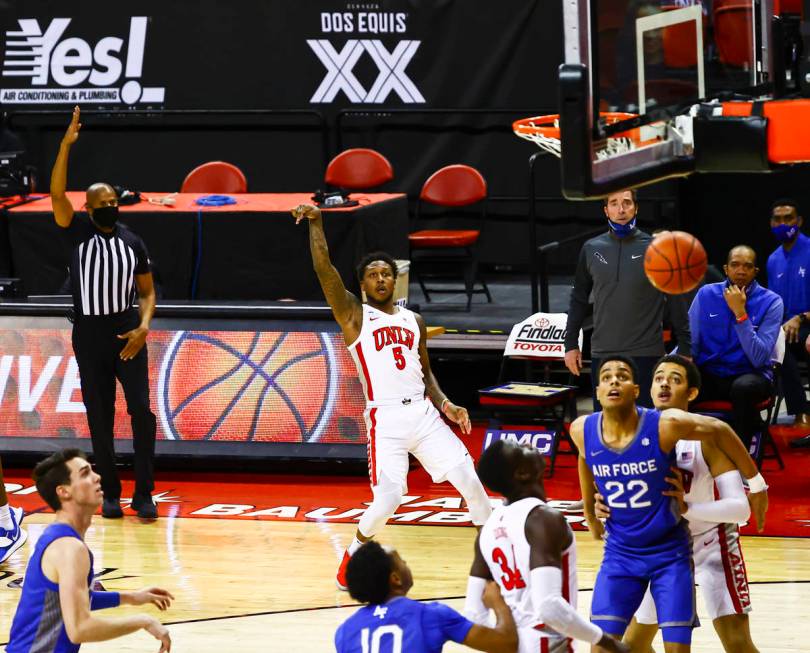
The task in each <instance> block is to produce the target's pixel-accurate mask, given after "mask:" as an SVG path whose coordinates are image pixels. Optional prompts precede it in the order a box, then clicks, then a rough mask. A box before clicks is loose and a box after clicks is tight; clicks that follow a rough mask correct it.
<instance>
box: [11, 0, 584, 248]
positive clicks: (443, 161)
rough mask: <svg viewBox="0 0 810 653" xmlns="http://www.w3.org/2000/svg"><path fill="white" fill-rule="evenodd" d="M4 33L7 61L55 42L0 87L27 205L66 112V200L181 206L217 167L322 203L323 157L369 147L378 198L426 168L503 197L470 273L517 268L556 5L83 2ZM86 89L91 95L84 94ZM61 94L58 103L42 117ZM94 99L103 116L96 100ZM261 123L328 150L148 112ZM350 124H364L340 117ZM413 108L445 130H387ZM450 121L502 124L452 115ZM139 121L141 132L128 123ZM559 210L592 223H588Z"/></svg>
mask: <svg viewBox="0 0 810 653" xmlns="http://www.w3.org/2000/svg"><path fill="white" fill-rule="evenodd" d="M102 16H103V19H102V18H101V17H102ZM141 17H142V18H141ZM60 19H61V22H60ZM2 20H3V23H2V28H3V30H2V37H3V38H4V41H5V42H4V44H3V45H4V50H8V49H9V47H11V49H14V48H15V47H16V48H17V49H18V50H19V49H20V47H21V46H20V45H19V40H20V37H19V35H15V33H19V32H22V31H26V30H27V31H28V32H32V31H35V30H39V33H45V34H48V33H51V34H56V35H57V37H58V38H56V40H55V45H53V47H51V49H50V50H49V53H48V56H47V57H46V59H47V61H48V65H47V66H45V67H44V69H43V68H42V67H40V69H38V74H39V77H37V78H35V75H34V73H33V72H32V73H31V74H29V75H28V76H11V77H9V76H3V77H2V78H0V83H1V84H2V92H0V103H2V108H3V111H4V112H6V113H7V114H10V115H9V117H10V124H11V125H12V127H14V129H15V131H17V132H18V133H19V134H20V135H21V137H22V138H23V139H24V141H25V142H26V144H27V147H28V149H29V153H30V156H31V159H32V162H33V163H34V164H35V165H36V166H37V168H38V169H39V170H40V183H39V189H40V190H43V191H47V181H48V179H47V178H48V173H49V171H50V167H51V165H52V162H53V159H54V156H55V153H56V149H57V148H58V143H59V139H60V138H61V135H62V133H63V131H64V125H65V124H66V121H67V119H68V112H69V110H70V108H71V107H72V105H73V104H74V103H75V102H77V101H79V102H80V106H81V107H82V109H83V110H84V111H85V114H86V118H85V123H84V124H85V126H84V131H83V132H82V136H81V140H80V142H79V143H78V145H77V146H76V147H75V148H74V150H73V152H72V155H71V166H70V184H69V185H70V187H71V188H84V187H86V186H87V185H89V184H90V183H92V182H94V181H97V180H100V179H106V180H109V181H111V182H113V183H119V184H122V185H124V186H128V187H131V188H135V189H140V190H167V191H171V190H178V189H179V187H180V184H181V183H182V180H183V178H184V177H185V175H186V173H187V172H188V171H189V170H190V169H191V168H193V167H194V166H196V165H199V164H200V163H203V162H205V161H208V160H214V159H223V160H227V161H230V162H232V163H235V164H236V165H238V166H239V167H240V168H242V169H243V171H244V172H245V174H246V176H247V178H248V184H249V189H250V190H252V191H261V192H272V191H277V192H284V191H301V190H309V189H312V190H314V189H316V188H318V187H322V186H323V172H324V168H325V165H326V162H327V161H328V158H330V157H331V156H332V155H334V154H335V153H337V151H338V147H340V148H341V149H343V148H347V147H357V146H367V147H374V148H376V149H379V150H380V151H381V152H383V153H384V154H385V155H386V156H388V157H389V159H390V160H391V162H392V164H393V166H394V170H395V175H396V179H395V181H394V182H393V183H392V184H390V185H389V186H388V187H387V188H384V189H381V190H400V191H405V192H407V193H408V194H409V195H410V196H411V197H414V196H416V195H417V194H418V192H419V188H420V187H421V185H422V183H423V182H424V180H425V179H426V178H427V177H428V176H429V175H430V174H431V173H432V172H434V171H435V170H436V169H438V168H439V167H441V166H444V165H447V164H451V163H466V164H469V165H473V166H475V167H476V168H478V169H480V170H481V172H482V173H483V174H484V176H485V177H486V179H487V181H488V183H489V189H490V195H492V196H497V197H502V198H508V197H511V198H513V199H512V200H511V201H500V202H495V203H493V204H492V206H491V215H492V216H493V219H494V220H495V221H496V222H497V226H496V228H494V229H493V230H492V231H491V233H490V235H489V237H488V239H487V241H486V242H484V243H483V246H482V249H483V258H484V260H491V261H497V260H502V261H503V262H505V263H507V264H511V263H525V260H526V258H527V251H526V238H525V222H524V217H525V214H526V205H525V201H522V200H519V199H518V198H522V197H525V196H526V194H527V159H528V157H529V156H530V155H531V154H533V153H534V152H535V151H536V150H535V147H534V146H533V145H532V144H529V143H526V142H524V141H520V140H519V139H517V138H516V137H514V136H513V134H512V133H511V123H512V121H513V120H515V119H517V118H520V117H525V116H526V115H530V114H535V113H538V114H539V113H544V112H550V111H555V110H556V105H557V98H556V71H557V66H558V65H559V63H560V61H561V59H562V34H561V27H562V18H561V5H560V3H558V2H551V3H549V2H542V1H541V0H534V1H526V0H507V1H505V2H500V3H491V2H488V1H486V0H440V1H433V0H431V1H429V2H426V1H410V2H409V1H406V0H390V1H385V2H362V3H352V2H348V3H341V2H324V1H311V2H306V3H298V2H293V1H292V0H290V1H288V2H273V3H262V2H239V3H222V2H216V1H214V0H203V1H201V2H172V3H167V2H162V1H160V2H158V1H148V0H147V1H144V2H140V3H138V4H137V5H132V4H120V3H113V4H110V3H107V2H95V1H91V0H88V1H87V2H82V3H81V11H79V5H78V3H76V4H73V5H66V4H65V3H64V2H54V1H43V0H29V1H27V2H25V3H15V4H14V5H13V9H12V10H9V11H6V12H4V13H3V15H2ZM20 20H22V21H23V24H21V23H20V22H19V21H20ZM60 30H61V31H60ZM133 35H135V36H136V38H132V36H133ZM138 38H140V40H141V41H142V42H143V47H142V48H141V49H139V48H138V46H137V41H138ZM111 39H112V40H111ZM115 39H119V40H120V43H119V42H118V41H115ZM68 40H71V41H70V42H69V43H68V42H67V41H68ZM80 41H82V42H84V44H85V45H82V44H81V43H80ZM69 46H70V47H69ZM111 46H114V47H112V49H110V48H111ZM141 52H142V56H141ZM66 57H67V59H66ZM6 59H7V60H8V59H9V57H6ZM133 62H134V63H133ZM138 62H140V63H141V65H140V67H139V66H137V65H135V64H137V63H138ZM324 62H326V63H324ZM130 64H132V65H130ZM8 71H9V65H8V61H5V62H4V72H8ZM34 72H37V71H34ZM115 73H120V74H117V75H116V74H115ZM94 75H95V76H94ZM66 76H68V77H69V79H68V80H67V82H66ZM70 76H72V77H70ZM99 79H102V80H103V81H104V84H102V85H94V84H93V83H92V82H93V81H94V80H95V81H99ZM325 79H327V80H330V79H331V80H332V82H331V83H329V84H324V80H325ZM60 82H61V83H60ZM133 89H135V90H133ZM141 89H143V91H142V92H141ZM94 92H95V94H94V95H92V97H93V98H94V99H93V100H92V101H87V99H88V97H90V95H91V94H92V93H94ZM65 93H67V97H68V98H69V99H65V100H64V101H53V100H54V99H59V97H60V95H59V94H65ZM73 93H76V96H75V97H76V100H74V99H73V97H74V96H73ZM104 93H107V94H111V96H112V97H113V99H103V98H102V99H98V95H99V94H102V95H103V94H104ZM149 93H151V96H149V97H147V95H148V94H149ZM155 93H157V94H158V96H159V95H160V94H161V93H162V100H161V99H157V100H156V99H155ZM133 97H135V98H136V99H134V100H133ZM46 100H47V101H46ZM268 109H269V110H302V109H303V110H314V111H317V112H320V114H321V115H322V117H323V118H322V119H323V122H324V124H325V131H326V147H324V131H323V130H322V129H321V127H320V126H319V124H318V119H317V117H313V116H303V115H301V116H290V115H284V116H276V117H270V118H268V119H267V120H265V121H262V126H256V125H254V124H250V125H247V126H245V125H241V126H240V125H239V124H228V125H227V126H223V124H222V120H218V119H214V118H212V119H211V120H210V123H209V124H206V119H205V118H204V117H203V118H200V117H195V119H194V120H193V121H189V123H188V124H184V123H183V122H182V121H179V122H178V121H174V122H173V123H172V124H166V123H165V121H164V122H161V120H160V119H159V117H158V116H157V115H156V113H155V112H161V111H164V112H165V111H173V110H195V111H197V110H201V111H216V110H268ZM349 109H361V110H363V111H364V112H365V113H366V114H367V115H364V116H359V117H358V116H356V115H353V116H345V117H343V118H340V119H339V118H338V115H339V113H340V112H341V111H342V110H349ZM425 109H427V110H434V109H447V110H450V113H439V114H435V113H428V114H425V113H412V114H407V115H405V116H402V115H398V114H393V113H391V110H395V111H402V110H416V111H422V110H425ZM464 109H475V110H481V109H514V110H515V112H514V113H511V114H493V115H465V114H458V113H455V110H464ZM20 111H24V112H32V111H34V112H41V111H51V112H52V111H59V112H63V113H64V116H50V117H48V116H42V115H39V114H37V115H26V116H20V115H19V112H20ZM97 111H104V112H105V113H103V114H102V115H93V112H97ZM144 111H151V112H153V113H152V115H153V116H155V118H154V119H153V120H152V121H150V120H149V119H148V118H144V117H143V115H142V113H141V115H140V117H139V118H138V119H135V118H134V117H133V116H132V112H144ZM237 123H238V121H237ZM338 123H340V124H341V125H342V129H341V130H340V131H341V133H340V134H338ZM541 168H542V169H543V174H541V175H539V176H538V178H539V179H540V180H541V181H540V188H541V190H542V191H543V192H545V193H546V194H548V193H551V194H553V195H554V196H559V177H558V171H557V169H558V165H557V161H556V160H554V159H553V158H550V157H549V160H548V161H543V162H542V165H541ZM574 209H575V210H574V212H575V213H576V212H579V213H581V214H582V215H592V214H593V211H592V210H591V207H588V208H587V209H584V210H583V207H582V206H576V207H574ZM566 211H567V212H568V213H570V212H571V210H570V209H566ZM552 235H553V234H552V233H551V232H550V235H549V238H550V237H551V236H552ZM549 238H545V237H544V236H542V235H541V237H540V240H541V242H544V241H545V240H548V239H549ZM507 251H508V252H510V254H509V255H508V256H505V255H504V253H503V252H507Z"/></svg>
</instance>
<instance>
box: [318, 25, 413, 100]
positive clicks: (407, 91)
mask: <svg viewBox="0 0 810 653" xmlns="http://www.w3.org/2000/svg"><path fill="white" fill-rule="evenodd" d="M420 43H421V41H409V40H404V41H400V42H399V43H398V44H397V46H396V47H395V48H394V50H393V52H389V51H388V50H387V49H386V47H385V46H384V45H383V44H382V42H381V41H379V40H376V39H374V40H372V39H361V40H358V39H350V40H348V41H346V45H344V46H343V49H342V50H341V51H340V52H338V51H337V50H335V48H334V47H333V46H332V44H331V43H330V42H329V41H326V40H315V39H310V40H308V41H307V44H308V45H309V47H310V48H312V51H313V52H314V53H315V55H316V56H317V57H318V59H320V61H321V63H322V64H323V65H324V66H325V67H326V75H325V76H324V78H323V81H322V82H321V84H320V86H318V88H317V90H316V91H315V94H314V95H313V96H312V97H311V98H310V102H313V103H315V102H332V101H333V100H334V99H335V96H336V95H337V94H338V93H339V92H340V91H343V92H344V93H345V94H346V97H348V98H349V100H351V101H352V102H358V103H362V102H365V103H371V104H381V103H382V102H385V100H386V99H387V98H388V95H389V94H390V93H391V92H392V91H393V92H394V93H396V94H397V95H398V96H399V97H400V99H401V100H402V101H403V102H406V103H408V104H416V103H420V102H424V101H425V98H424V97H423V96H422V94H421V93H420V92H419V89H418V88H416V85H415V84H414V83H413V81H412V80H411V79H410V77H408V75H407V74H406V72H405V68H407V66H408V64H409V63H410V61H411V59H413V56H414V55H415V54H416V51H417V50H418V49H419V45H420ZM364 53H368V55H369V56H370V57H371V59H372V60H373V61H374V63H375V64H376V65H377V70H378V73H377V79H375V80H374V84H372V86H371V88H370V89H369V90H368V91H366V89H365V88H363V85H362V84H361V83H360V81H359V80H358V79H357V77H355V75H354V73H353V72H352V71H353V70H354V67H355V65H357V61H358V60H359V59H360V57H362V56H363V54H364Z"/></svg>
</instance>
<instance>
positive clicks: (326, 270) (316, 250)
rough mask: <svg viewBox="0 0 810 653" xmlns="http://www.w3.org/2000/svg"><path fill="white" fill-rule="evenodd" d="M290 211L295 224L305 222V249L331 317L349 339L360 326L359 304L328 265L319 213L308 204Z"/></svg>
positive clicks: (333, 269)
mask: <svg viewBox="0 0 810 653" xmlns="http://www.w3.org/2000/svg"><path fill="white" fill-rule="evenodd" d="M292 214H293V217H294V218H295V224H299V223H300V222H301V221H302V220H307V221H308V222H309V249H310V252H311V253H312V264H313V267H314V268H315V274H317V275H318V281H319V282H320V284H321V288H322V289H323V294H324V296H325V297H326V301H327V302H329V306H330V307H331V308H332V313H333V314H334V316H335V321H336V322H337V323H338V324H339V325H340V328H341V329H342V330H343V335H344V338H345V339H346V341H347V342H353V341H354V340H356V339H357V336H358V335H360V328H361V327H362V326H363V307H362V305H361V304H360V300H358V299H357V297H355V296H354V295H353V294H352V293H350V292H349V291H348V290H346V286H344V285H343V279H341V278H340V274H339V273H338V271H337V270H336V269H335V266H334V265H332V261H331V259H330V258H329V246H328V245H327V244H326V234H325V233H324V230H323V216H322V215H321V212H320V210H319V209H318V208H317V207H315V206H311V205H309V204H301V205H299V206H297V207H295V208H294V209H293V211H292Z"/></svg>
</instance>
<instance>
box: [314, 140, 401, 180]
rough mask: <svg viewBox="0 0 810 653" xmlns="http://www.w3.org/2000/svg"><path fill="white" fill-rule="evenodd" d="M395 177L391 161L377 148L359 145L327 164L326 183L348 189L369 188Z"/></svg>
mask: <svg viewBox="0 0 810 653" xmlns="http://www.w3.org/2000/svg"><path fill="white" fill-rule="evenodd" d="M393 178H394V169H393V168H392V167H391V163H390V162H389V161H388V159H386V158H385V157H384V156H383V155H382V154H380V153H379V152H377V151H376V150H369V149H366V148H362V147H358V148H354V149H351V150H346V151H344V152H341V153H340V154H338V155H337V156H336V157H335V158H334V159H332V160H331V161H330V162H329V165H328V166H326V183H327V184H329V185H330V186H336V187H337V188H345V189H347V190H368V189H369V188H376V187H377V186H382V185H383V184H384V183H386V182H389V181H391V180H392V179H393Z"/></svg>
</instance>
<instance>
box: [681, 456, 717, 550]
mask: <svg viewBox="0 0 810 653" xmlns="http://www.w3.org/2000/svg"><path fill="white" fill-rule="evenodd" d="M675 455H676V456H677V458H676V460H677V463H676V464H677V465H678V469H680V470H681V471H682V472H683V475H684V479H683V480H684V490H686V495H685V496H684V500H685V501H686V502H687V503H707V502H709V501H714V499H715V497H714V478H713V477H712V473H711V471H710V470H709V466H708V465H707V464H706V459H705V458H703V448H702V447H701V446H700V441H699V440H678V443H677V444H676V445H675ZM688 521H689V532H690V533H691V534H692V536H693V537H694V536H695V535H701V534H703V533H705V532H706V531H710V530H712V529H713V528H717V524H713V523H711V522H705V521H699V520H695V519H689V520H688Z"/></svg>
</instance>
